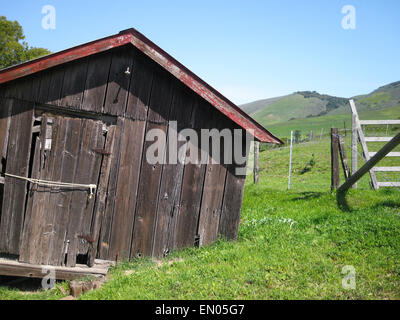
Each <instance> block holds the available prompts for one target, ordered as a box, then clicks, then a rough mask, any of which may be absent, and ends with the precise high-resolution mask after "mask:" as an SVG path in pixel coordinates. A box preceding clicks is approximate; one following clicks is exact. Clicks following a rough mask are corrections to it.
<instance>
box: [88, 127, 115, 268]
mask: <svg viewBox="0 0 400 320" xmlns="http://www.w3.org/2000/svg"><path fill="white" fill-rule="evenodd" d="M115 132H116V126H115V125H112V126H110V127H109V128H108V131H107V137H106V143H105V146H104V149H105V151H106V152H107V153H108V154H104V156H103V162H102V164H101V169H100V179H99V185H98V187H97V196H96V203H95V208H94V218H93V226H92V229H91V231H90V234H91V237H92V238H93V240H94V243H93V245H92V246H90V247H89V251H88V265H89V266H93V265H94V261H95V259H96V255H97V250H98V243H99V236H100V227H101V225H102V221H103V217H104V214H105V210H106V201H107V186H108V183H109V180H110V172H111V162H112V157H111V155H112V154H113V153H114V152H115V149H116V148H114V146H115V145H116V144H117V142H116V141H115Z"/></svg>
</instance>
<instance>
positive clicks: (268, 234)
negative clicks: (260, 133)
mask: <svg viewBox="0 0 400 320" xmlns="http://www.w3.org/2000/svg"><path fill="white" fill-rule="evenodd" d="M313 154H314V162H315V163H314V165H312V166H311V165H310V160H311V159H312V155H313ZM329 154H330V145H329V141H328V140H327V139H325V140H322V141H320V142H311V143H306V144H302V145H295V147H294V152H293V160H294V163H293V179H292V189H291V190H290V191H287V171H288V156H289V150H288V149H287V148H283V149H275V150H269V151H265V152H261V154H260V163H261V164H262V166H261V169H262V170H261V172H260V183H259V184H258V185H254V184H253V183H252V177H251V176H249V177H248V179H247V181H246V187H245V195H244V199H243V208H242V221H241V224H240V229H239V239H238V241H237V242H226V241H224V240H223V239H220V240H219V241H218V242H217V243H215V244H213V245H211V246H208V247H203V248H200V249H196V248H190V249H186V250H184V251H181V252H173V253H172V255H171V256H170V257H169V258H167V259H165V260H164V261H163V263H162V264H160V263H158V264H157V263H156V262H154V261H151V260H150V259H141V260H137V261H131V262H126V263H122V264H120V265H118V267H116V268H114V269H113V270H112V271H111V273H110V279H109V280H108V281H107V283H106V284H105V285H104V286H103V287H102V288H101V289H99V290H96V291H93V292H89V293H86V294H84V295H83V296H82V297H81V299H399V298H400V241H399V231H400V214H399V209H400V200H399V199H400V193H399V191H398V190H396V189H381V190H378V191H373V190H370V188H369V186H368V177H366V178H364V179H363V180H362V181H361V182H360V184H359V189H358V190H350V192H349V193H348V194H347V197H346V203H344V202H340V203H339V204H338V202H337V199H336V194H335V193H331V192H330V171H329V161H330V160H329V159H330V155H329ZM391 161H393V160H391ZM397 161H398V160H397ZM306 167H309V168H310V170H309V171H307V172H305V173H304V168H306ZM349 265H350V266H353V267H354V268H355V271H356V289H355V290H345V289H344V288H343V287H342V285H341V283H342V279H343V277H344V275H343V274H342V268H343V267H344V266H349ZM63 285H64V286H65V283H64V284H63ZM61 296H62V294H61V292H60V290H59V289H57V288H56V289H53V290H50V291H48V292H42V291H39V292H37V293H32V294H22V293H21V292H20V291H18V290H10V289H7V288H4V287H0V299H58V298H60V297H61Z"/></svg>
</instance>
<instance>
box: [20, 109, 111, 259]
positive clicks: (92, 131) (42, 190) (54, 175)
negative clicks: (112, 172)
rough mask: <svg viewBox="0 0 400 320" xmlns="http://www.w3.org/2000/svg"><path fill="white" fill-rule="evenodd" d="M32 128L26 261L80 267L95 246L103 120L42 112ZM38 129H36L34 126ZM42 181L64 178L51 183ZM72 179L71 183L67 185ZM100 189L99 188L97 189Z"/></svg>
mask: <svg viewBox="0 0 400 320" xmlns="http://www.w3.org/2000/svg"><path fill="white" fill-rule="evenodd" d="M39 119H40V124H39V125H38V126H36V127H34V129H33V133H35V132H36V131H38V132H39V134H38V135H36V136H35V134H34V135H33V139H32V143H33V144H34V147H33V148H32V150H33V151H32V156H31V168H30V170H31V173H30V177H31V178H33V179H39V180H40V181H41V183H40V184H37V183H29V186H28V194H27V197H26V213H25V220H24V226H23V232H22V236H21V239H20V252H19V259H20V261H21V262H26V263H30V264H45V265H54V266H57V265H67V266H75V264H76V259H77V255H78V254H87V253H88V250H89V248H90V246H92V245H93V242H94V239H93V237H92V220H93V219H94V216H93V213H94V212H95V203H96V199H97V198H96V190H94V189H93V188H92V189H90V188H89V187H88V185H90V184H94V185H96V186H97V185H98V183H99V179H100V173H101V172H100V171H101V167H102V159H103V156H104V153H102V152H101V150H104V147H105V140H106V138H105V135H104V134H103V122H101V121H98V120H92V119H82V118H72V117H66V116H54V115H50V114H46V113H44V114H42V115H41V117H40V118H39ZM35 128H37V129H36V130H35ZM42 181H51V182H52V183H54V182H60V185H46V184H45V183H43V182H42ZM67 184H71V185H67ZM96 189H97V188H96Z"/></svg>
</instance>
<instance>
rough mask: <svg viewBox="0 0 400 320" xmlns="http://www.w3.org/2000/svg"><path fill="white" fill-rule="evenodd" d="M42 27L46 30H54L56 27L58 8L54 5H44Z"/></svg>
mask: <svg viewBox="0 0 400 320" xmlns="http://www.w3.org/2000/svg"><path fill="white" fill-rule="evenodd" d="M42 14H44V16H43V18H42V28H43V29H45V30H54V29H55V28H56V8H55V7H54V6H52V5H49V4H47V5H45V6H43V7H42Z"/></svg>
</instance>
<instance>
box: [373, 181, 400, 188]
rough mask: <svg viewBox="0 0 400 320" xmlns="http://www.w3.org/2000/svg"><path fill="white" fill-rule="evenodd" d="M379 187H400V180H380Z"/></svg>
mask: <svg viewBox="0 0 400 320" xmlns="http://www.w3.org/2000/svg"><path fill="white" fill-rule="evenodd" d="M378 187H400V182H378Z"/></svg>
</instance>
